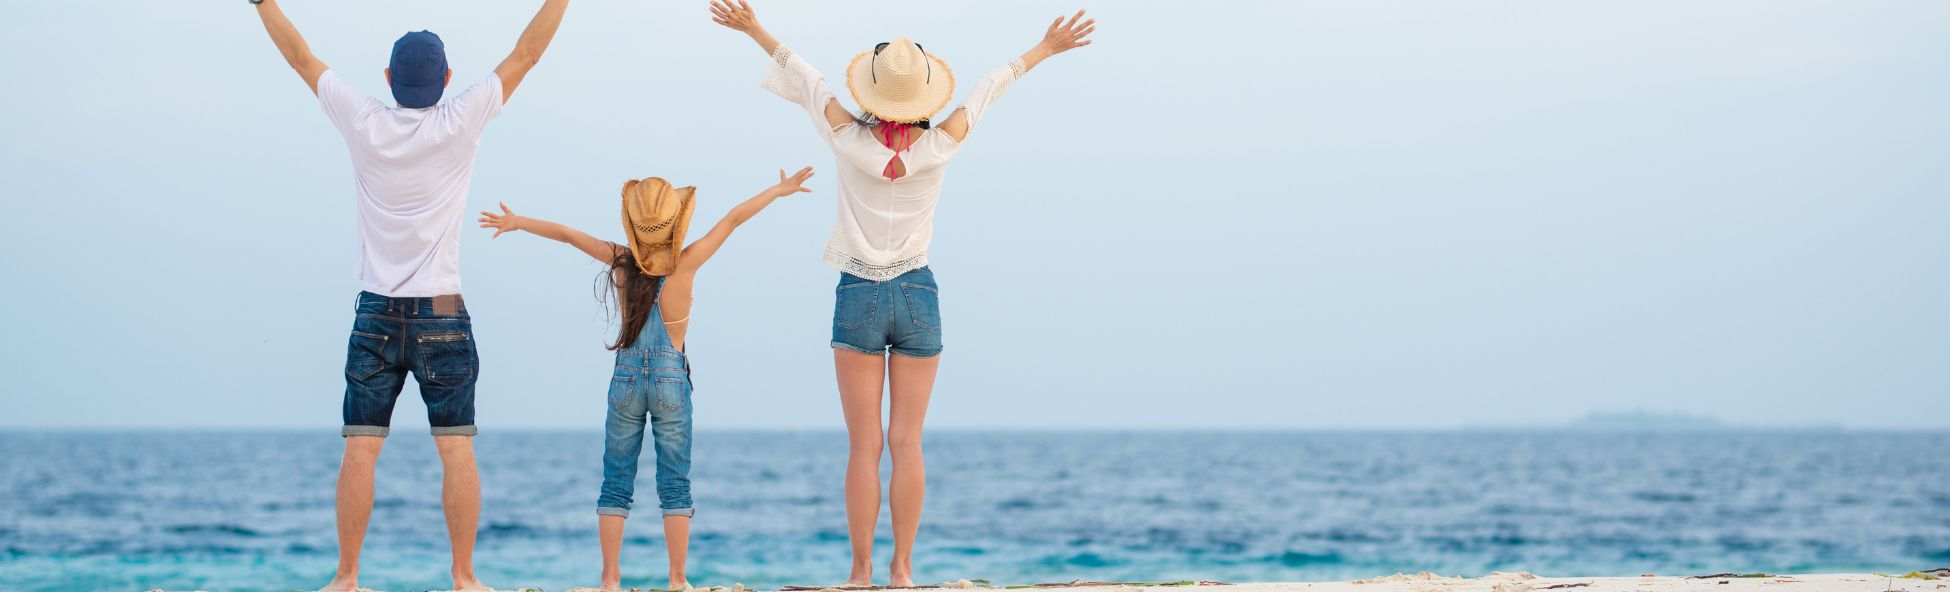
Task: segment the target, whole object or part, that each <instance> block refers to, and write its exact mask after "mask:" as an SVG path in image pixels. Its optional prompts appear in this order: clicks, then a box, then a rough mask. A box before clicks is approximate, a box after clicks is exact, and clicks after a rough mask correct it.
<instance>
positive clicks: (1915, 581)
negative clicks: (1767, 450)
mask: <svg viewBox="0 0 1950 592" xmlns="http://www.w3.org/2000/svg"><path fill="white" fill-rule="evenodd" d="M1928 577H1936V576H1919V575H1912V576H1910V577H1903V576H1900V575H1895V576H1891V575H1879V574H1866V573H1841V574H1797V575H1767V576H1765V577H1760V574H1748V575H1739V574H1730V575H1721V576H1707V577H1698V576H1655V575H1647V576H1641V577H1602V578H1578V577H1539V576H1536V575H1532V574H1529V573H1522V572H1518V573H1502V572H1498V573H1493V574H1491V575H1488V576H1484V577H1479V578H1462V577H1446V576H1440V575H1436V574H1432V573H1428V572H1423V573H1420V574H1395V575H1391V576H1380V577H1373V578H1365V579H1358V580H1350V581H1342V582H1267V583H1240V584H1218V583H1212V582H1206V583H1200V584H1192V585H1141V584H1101V585H1095V584H1092V583H1084V584H1083V585H1075V586H1047V585H1045V586H1036V587H1034V588H1060V589H1062V590H1068V591H1074V592H1188V591H1193V590H1196V591H1198V592H1532V591H1537V590H1567V591H1571V592H1627V591H1634V592H1637V591H1644V592H1654V591H1656V592H1738V591H1765V592H1801V591H1815V590H1819V591H1823V592H1830V591H1835V592H1870V591H1874V592H1899V591H1901V592H1922V591H1934V590H1950V579H1925V578H1928ZM981 588H983V587H982V586H980V585H977V584H974V583H971V582H966V581H964V582H955V583H950V584H945V585H944V586H943V587H937V588H926V589H929V590H956V589H962V590H966V589H981ZM996 589H1004V588H996ZM720 590H721V591H722V589H720ZM833 590H836V589H833V588H828V589H824V590H822V591H821V592H832V591H833Z"/></svg>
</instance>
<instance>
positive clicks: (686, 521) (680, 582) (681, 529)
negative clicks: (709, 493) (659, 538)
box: [664, 516, 691, 590]
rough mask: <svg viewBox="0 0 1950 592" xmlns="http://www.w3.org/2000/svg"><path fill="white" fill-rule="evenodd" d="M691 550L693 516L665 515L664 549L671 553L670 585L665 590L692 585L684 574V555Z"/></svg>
mask: <svg viewBox="0 0 1950 592" xmlns="http://www.w3.org/2000/svg"><path fill="white" fill-rule="evenodd" d="M690 550H691V517H690V516H664V551H665V552H666V553H669V554H670V586H669V587H667V588H664V589H665V590H683V589H684V588H686V587H688V586H690V585H691V580H690V578H688V577H685V575H684V555H686V554H688V553H690Z"/></svg>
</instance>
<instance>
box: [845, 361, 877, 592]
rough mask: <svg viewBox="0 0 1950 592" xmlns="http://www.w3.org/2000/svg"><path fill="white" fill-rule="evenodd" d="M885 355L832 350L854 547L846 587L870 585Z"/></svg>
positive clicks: (850, 536)
mask: <svg viewBox="0 0 1950 592" xmlns="http://www.w3.org/2000/svg"><path fill="white" fill-rule="evenodd" d="M886 371H887V357H886V356H885V355H876V354H867V353H860V352H857V351H852V350H848V349H843V348H837V347H836V348H833V373H834V374H835V375H836V376H837V377H838V378H839V383H840V410H841V411H842V412H844V413H845V415H846V434H847V440H848V442H849V449H850V452H848V454H847V457H846V535H847V538H848V540H850V541H851V542H852V543H853V570H852V572H851V574H850V575H848V576H847V578H846V584H845V585H847V586H871V585H873V527H874V523H875V522H879V521H880V451H881V445H882V438H881V434H880V393H881V385H882V383H883V381H884V380H885V377H886Z"/></svg>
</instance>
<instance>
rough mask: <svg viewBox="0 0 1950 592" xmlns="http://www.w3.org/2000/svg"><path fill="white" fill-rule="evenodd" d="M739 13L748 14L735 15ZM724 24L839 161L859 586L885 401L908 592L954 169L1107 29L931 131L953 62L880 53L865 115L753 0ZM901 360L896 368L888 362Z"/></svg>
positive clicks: (990, 84)
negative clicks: (769, 27)
mask: <svg viewBox="0 0 1950 592" xmlns="http://www.w3.org/2000/svg"><path fill="white" fill-rule="evenodd" d="M733 1H736V2H737V4H735V5H734V4H732V2H733ZM711 17H712V18H711V20H712V21H713V22H716V23H718V24H720V25H724V26H725V27H728V28H730V29H732V30H735V31H739V32H742V33H745V34H746V35H749V36H750V37H751V38H752V41H754V42H757V43H758V46H759V48H760V49H763V50H765V53H766V54H768V55H770V56H772V68H771V70H770V71H768V72H766V74H765V85H764V86H765V89H766V90H769V91H771V92H773V93H774V94H777V95H779V96H780V97H783V98H785V99H786V100H788V101H792V102H793V103H795V104H798V105H799V106H800V107H801V108H803V109H805V110H806V112H807V113H808V114H810V115H811V116H812V121H813V127H814V129H815V130H816V131H817V133H818V134H819V137H820V139H822V140H824V141H825V142H826V146H827V147H828V148H831V149H832V151H833V155H834V156H836V157H838V158H839V161H840V163H841V164H840V166H839V167H838V171H839V222H838V223H837V224H835V225H834V227H833V232H832V236H831V237H830V238H829V240H828V241H827V243H826V255H825V260H826V263H827V264H828V265H831V266H832V267H834V268H835V269H838V270H840V272H841V274H840V281H839V287H838V288H837V289H836V290H835V292H836V297H835V301H836V302H835V303H834V307H833V308H834V312H833V340H832V344H831V345H832V347H833V368H834V374H835V375H836V376H837V377H838V379H839V389H840V406H841V409H842V411H843V412H844V413H845V416H846V429H847V432H848V434H849V436H850V440H851V449H852V453H851V454H850V455H849V456H848V458H847V463H846V522H847V535H848V538H850V539H851V540H852V543H853V568H852V575H851V576H849V577H848V578H847V582H846V585H848V586H869V585H872V581H871V580H872V576H873V529H874V522H875V521H877V520H878V519H879V516H880V454H881V450H882V441H883V436H882V434H881V427H880V400H881V399H880V393H881V389H882V388H883V386H885V387H886V388H887V390H888V391H889V395H888V399H889V400H890V401H891V404H890V406H889V407H890V411H889V413H888V428H887V433H886V435H885V437H884V439H885V443H886V445H887V448H888V449H889V451H890V453H891V454H892V456H893V458H894V474H893V478H892V483H891V485H890V486H889V487H888V492H887V500H888V506H890V507H892V509H893V514H894V521H893V522H894V558H893V561H892V562H891V563H890V564H889V565H888V571H889V572H890V579H891V581H892V583H893V585H895V586H912V585H914V580H913V560H912V552H913V549H914V535H915V532H916V531H917V530H918V529H919V528H920V523H921V499H922V496H923V495H924V494H925V483H926V476H925V475H924V470H925V469H924V468H923V464H922V461H921V423H922V420H923V418H924V417H926V415H927V409H928V397H929V395H930V393H931V392H932V391H933V390H934V375H935V369H936V368H937V365H938V364H939V362H940V357H939V356H940V354H941V309H940V303H939V300H938V294H939V292H940V287H939V286H937V285H936V284H935V281H934V272H933V271H931V270H930V269H928V258H927V250H928V242H929V240H930V237H931V236H932V235H933V232H934V230H933V229H934V207H935V203H936V201H937V200H938V199H939V198H940V196H941V183H942V178H943V177H944V176H945V175H946V173H947V168H948V161H949V160H950V159H952V158H954V156H955V153H956V152H957V151H959V150H960V149H961V146H962V141H963V140H964V139H965V138H967V136H968V132H969V131H970V130H973V129H974V128H975V125H976V124H977V123H978V122H980V121H981V119H982V114H983V113H984V112H985V111H987V110H988V107H989V105H990V104H992V103H994V102H995V100H996V99H997V98H999V97H1001V96H1002V92H1003V91H1004V90H1006V89H1008V88H1009V85H1010V84H1013V83H1014V82H1015V81H1016V79H1018V78H1021V77H1022V75H1023V74H1024V73H1027V72H1028V71H1030V70H1031V69H1034V68H1035V67H1036V65H1037V64H1040V63H1042V61H1043V60H1044V59H1045V58H1048V57H1050V56H1053V55H1056V54H1059V53H1063V52H1065V51H1069V50H1071V49H1075V48H1078V47H1083V46H1085V45H1089V44H1090V41H1089V40H1087V39H1084V37H1086V36H1089V35H1090V33H1091V32H1092V31H1094V30H1096V26H1095V25H1096V21H1094V20H1089V21H1085V20H1083V11H1077V14H1076V16H1073V17H1070V19H1069V22H1067V23H1065V22H1064V20H1063V18H1062V17H1057V19H1056V22H1054V23H1051V24H1050V26H1049V28H1048V29H1047V30H1045V31H1044V33H1043V40H1042V41H1041V42H1038V43H1037V44H1036V46H1035V47H1032V48H1030V50H1029V52H1028V53H1024V54H1022V57H1021V58H1018V59H1016V60H1015V61H1012V62H1009V64H1008V65H1007V66H1003V67H1001V68H998V69H996V70H995V71H993V72H990V73H989V74H988V76H985V77H983V78H982V79H981V80H979V81H977V82H976V83H975V88H974V90H973V91H972V92H970V93H969V96H968V99H967V100H966V101H964V102H963V103H962V105H961V107H959V108H957V109H955V110H954V111H953V112H952V113H950V114H949V116H948V118H947V119H944V120H942V122H941V125H938V126H932V127H930V125H929V118H930V117H933V116H934V114H935V113H936V112H938V111H940V110H941V109H942V107H945V106H947V104H948V99H949V98H950V96H951V95H953V94H954V87H955V74H954V72H953V71H952V70H949V69H948V63H947V62H944V61H942V60H941V58H940V57H937V56H936V55H935V54H933V53H931V52H928V51H926V50H925V49H923V48H922V47H921V45H920V44H918V43H914V42H913V41H910V40H908V39H907V38H905V37H901V38H896V39H894V40H893V41H890V42H886V43H880V44H877V45H874V46H873V48H872V50H870V51H864V52H861V53H860V54H859V55H858V56H855V57H854V58H853V62H852V64H851V65H849V66H847V68H846V87H847V89H848V90H850V91H852V95H853V100H854V101H855V102H858V103H859V104H860V108H861V109H862V110H863V111H865V113H863V114H862V115H861V116H859V117H855V116H854V115H853V113H850V112H848V111H847V110H846V109H845V108H843V107H841V106H840V104H839V99H837V98H836V97H834V96H833V92H832V91H831V90H828V89H827V87H826V80H825V78H824V77H823V76H821V75H820V73H819V71H818V70H814V69H813V67H812V65H811V64H808V63H806V61H805V60H803V59H800V57H799V56H798V55H795V54H794V53H793V52H792V50H790V49H787V48H786V47H785V46H784V45H781V44H780V43H779V41H778V40H777V39H774V38H773V37H772V35H771V33H768V32H766V30H765V28H764V27H762V26H760V25H759V24H758V17H757V15H755V14H754V13H753V12H752V7H751V5H750V4H748V3H746V2H745V1H744V0H713V2H712V4H711ZM890 353H891V354H893V355H891V356H889V355H888V354H890Z"/></svg>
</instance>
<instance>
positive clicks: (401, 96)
mask: <svg viewBox="0 0 1950 592" xmlns="http://www.w3.org/2000/svg"><path fill="white" fill-rule="evenodd" d="M387 67H388V68H389V69H391V70H392V72H393V100H394V101H398V102H399V106H401V107H405V108H407V109H424V108H427V107H432V106H433V105H434V104H435V103H439V102H440V93H441V92H443V91H445V90H447V44H445V43H442V42H441V41H440V36H439V35H435V34H433V33H432V32H431V31H414V32H412V33H407V34H405V35H401V36H400V38H399V41H394V42H393V62H392V64H391V65H389V66H387Z"/></svg>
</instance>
